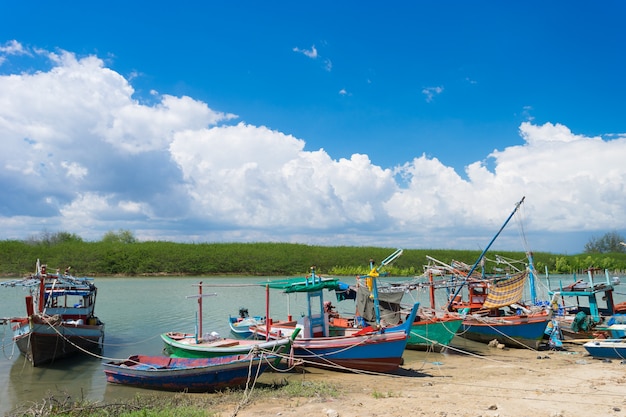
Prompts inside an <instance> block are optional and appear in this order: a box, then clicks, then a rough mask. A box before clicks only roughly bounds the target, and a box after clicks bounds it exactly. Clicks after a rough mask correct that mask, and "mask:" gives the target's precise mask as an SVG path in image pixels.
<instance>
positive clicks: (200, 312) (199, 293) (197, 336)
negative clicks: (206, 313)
mask: <svg viewBox="0 0 626 417" xmlns="http://www.w3.org/2000/svg"><path fill="white" fill-rule="evenodd" d="M198 315H199V316H200V317H198V334H197V335H196V338H201V337H202V281H200V285H198Z"/></svg>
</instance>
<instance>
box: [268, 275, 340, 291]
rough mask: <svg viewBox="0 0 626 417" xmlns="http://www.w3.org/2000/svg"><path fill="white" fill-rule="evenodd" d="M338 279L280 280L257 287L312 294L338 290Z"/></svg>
mask: <svg viewBox="0 0 626 417" xmlns="http://www.w3.org/2000/svg"><path fill="white" fill-rule="evenodd" d="M340 284H341V283H340V282H339V279H338V278H330V277H320V276H306V277H296V278H288V279H281V280H276V281H267V282H260V283H259V285H262V286H264V287H269V288H272V289H275V290H283V291H284V292H286V293H292V292H313V291H319V290H324V289H326V290H337V289H339V288H340Z"/></svg>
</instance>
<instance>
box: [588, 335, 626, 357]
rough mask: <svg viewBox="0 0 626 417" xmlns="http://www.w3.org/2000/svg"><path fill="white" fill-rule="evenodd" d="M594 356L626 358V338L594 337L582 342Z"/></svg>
mask: <svg viewBox="0 0 626 417" xmlns="http://www.w3.org/2000/svg"><path fill="white" fill-rule="evenodd" d="M583 347H584V348H585V350H586V351H587V352H588V353H589V354H590V355H591V356H593V357H594V358H599V359H626V339H596V340H590V341H589V342H586V343H585V344H583Z"/></svg>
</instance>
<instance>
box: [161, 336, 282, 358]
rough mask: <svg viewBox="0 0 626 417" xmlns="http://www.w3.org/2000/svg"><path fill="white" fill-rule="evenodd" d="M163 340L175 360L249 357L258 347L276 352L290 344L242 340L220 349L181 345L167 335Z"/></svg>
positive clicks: (273, 341) (168, 352)
mask: <svg viewBox="0 0 626 417" xmlns="http://www.w3.org/2000/svg"><path fill="white" fill-rule="evenodd" d="M161 339H162V340H163V342H164V343H165V352H166V353H167V354H168V355H169V356H171V357H174V358H218V357H221V356H231V355H247V354H249V353H250V352H251V351H252V350H254V349H256V348H257V347H258V348H259V349H263V350H266V351H270V352H276V351H277V350H278V349H280V348H282V347H284V346H287V345H288V344H289V343H290V341H289V339H281V340H272V341H269V342H264V341H247V340H241V341H234V342H233V343H234V344H233V345H232V346H221V347H220V346H216V345H214V344H211V343H206V344H202V343H200V344H195V343H181V342H179V341H176V340H174V339H172V338H171V337H169V336H168V335H167V334H162V335H161Z"/></svg>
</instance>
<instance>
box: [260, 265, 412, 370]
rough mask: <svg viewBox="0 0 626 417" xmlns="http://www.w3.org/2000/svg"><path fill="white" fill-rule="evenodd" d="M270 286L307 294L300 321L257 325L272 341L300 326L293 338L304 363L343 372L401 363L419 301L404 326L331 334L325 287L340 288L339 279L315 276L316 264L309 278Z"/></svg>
mask: <svg viewBox="0 0 626 417" xmlns="http://www.w3.org/2000/svg"><path fill="white" fill-rule="evenodd" d="M263 285H266V286H267V287H268V288H273V289H280V290H283V291H284V292H286V293H293V292H303V293H306V295H307V312H306V313H305V314H304V316H303V317H302V318H300V319H299V320H297V321H293V320H291V321H286V322H273V321H272V320H270V319H268V320H267V323H266V324H265V325H262V326H256V327H255V328H254V332H255V334H256V335H257V337H259V338H262V339H266V340H271V339H273V338H276V337H284V336H285V335H289V334H292V332H294V331H296V330H297V329H301V332H300V334H299V335H298V337H296V338H295V339H294V341H293V346H292V350H293V357H294V358H296V359H299V360H302V361H303V362H304V365H305V366H306V365H311V366H317V367H323V368H328V369H333V370H340V371H349V370H351V371H355V370H359V371H372V372H392V371H395V370H397V369H398V367H399V366H400V365H401V364H402V355H403V352H404V349H405V348H406V342H407V340H408V334H409V331H410V326H411V323H412V322H413V321H414V319H415V316H416V314H417V310H418V308H419V303H416V304H415V305H414V306H413V309H412V310H411V313H410V314H409V317H408V318H407V320H406V322H405V323H404V324H403V325H399V326H396V327H394V328H393V329H385V328H378V329H374V328H372V327H367V328H364V329H361V330H359V331H356V332H353V333H351V334H349V335H348V334H347V335H344V336H334V337H333V336H331V335H330V330H329V317H328V313H327V312H325V311H324V299H323V290H325V289H326V290H334V289H336V288H338V285H339V282H338V279H336V278H327V277H321V276H319V275H316V273H315V267H312V268H311V274H310V275H308V276H306V277H300V278H292V279H287V280H280V281H273V282H268V283H263ZM268 317H269V315H268Z"/></svg>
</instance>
